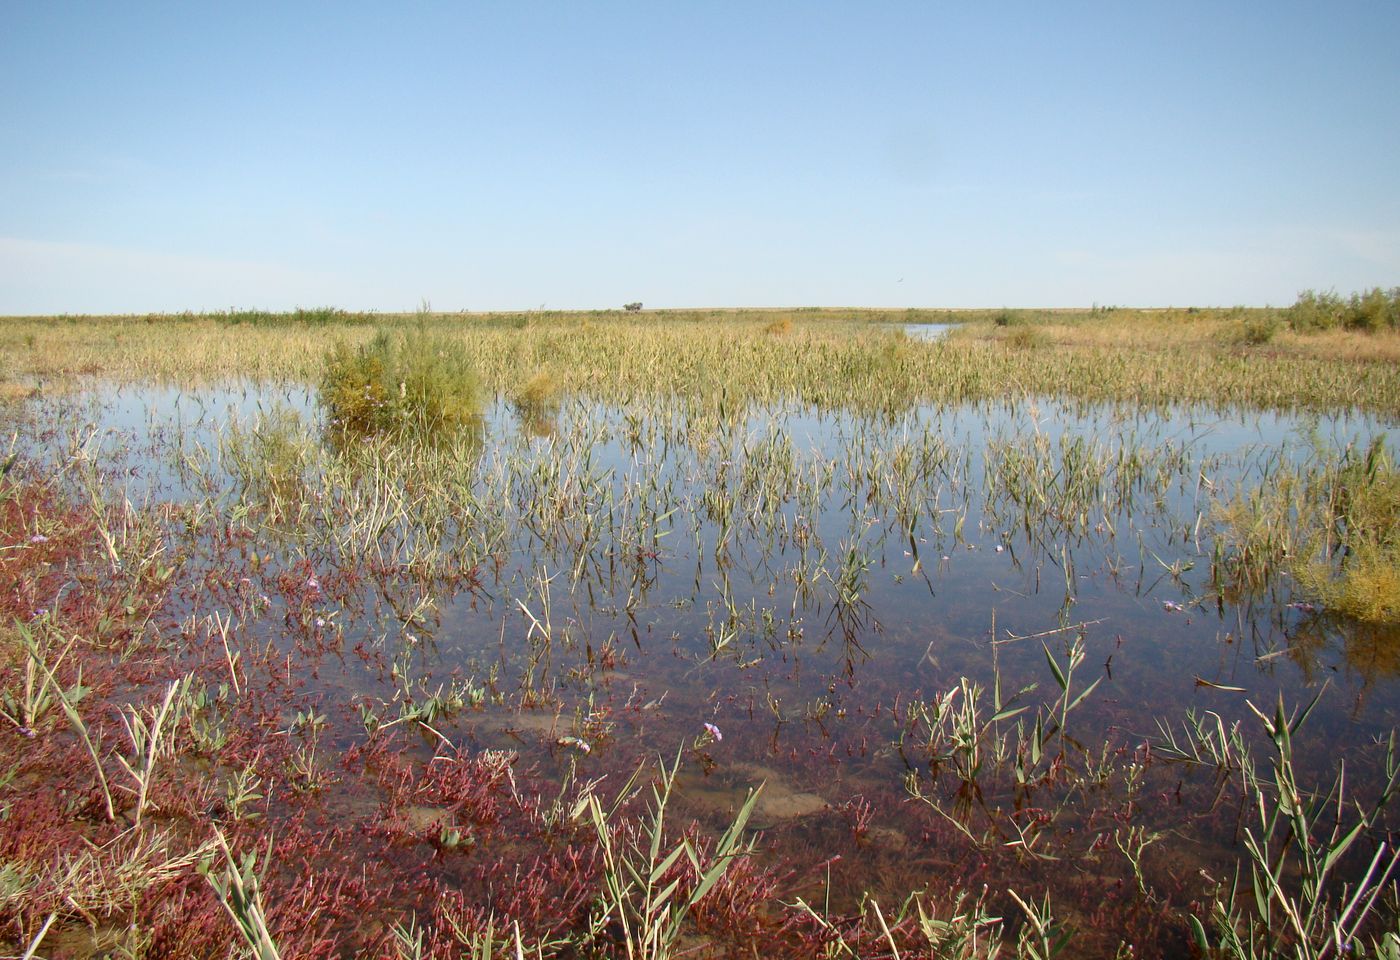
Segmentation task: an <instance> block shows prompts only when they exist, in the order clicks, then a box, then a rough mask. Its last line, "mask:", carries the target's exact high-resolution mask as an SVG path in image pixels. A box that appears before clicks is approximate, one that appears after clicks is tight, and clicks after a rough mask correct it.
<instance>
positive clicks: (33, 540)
mask: <svg viewBox="0 0 1400 960" xmlns="http://www.w3.org/2000/svg"><path fill="white" fill-rule="evenodd" d="M29 542H30V543H48V542H49V538H48V537H46V536H44V535H43V534H42V533H36V534H34V536H32V537H30V538H29Z"/></svg>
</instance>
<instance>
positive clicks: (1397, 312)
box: [1346, 287, 1400, 332]
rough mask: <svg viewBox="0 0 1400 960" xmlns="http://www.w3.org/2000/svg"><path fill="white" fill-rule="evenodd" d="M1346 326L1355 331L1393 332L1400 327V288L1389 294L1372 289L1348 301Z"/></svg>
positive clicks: (1355, 294) (1353, 296)
mask: <svg viewBox="0 0 1400 960" xmlns="http://www.w3.org/2000/svg"><path fill="white" fill-rule="evenodd" d="M1346 324H1347V326H1348V327H1349V328H1351V329H1353V330H1369V331H1372V332H1376V331H1379V330H1393V329H1395V328H1396V327H1397V326H1400V287H1395V288H1393V289H1392V290H1391V291H1390V292H1389V293H1387V292H1386V291H1384V290H1382V289H1381V288H1380V287H1372V288H1371V289H1370V290H1367V291H1366V292H1365V293H1353V294H1352V295H1351V299H1350V300H1349V301H1347V316H1346Z"/></svg>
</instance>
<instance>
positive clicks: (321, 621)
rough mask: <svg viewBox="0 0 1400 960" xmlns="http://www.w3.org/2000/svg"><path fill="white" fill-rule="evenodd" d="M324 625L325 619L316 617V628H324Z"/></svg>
mask: <svg viewBox="0 0 1400 960" xmlns="http://www.w3.org/2000/svg"><path fill="white" fill-rule="evenodd" d="M325 625H326V618H325V617H317V618H316V626H318V627H324V626H325Z"/></svg>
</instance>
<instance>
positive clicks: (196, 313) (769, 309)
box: [0, 288, 1372, 320]
mask: <svg viewBox="0 0 1400 960" xmlns="http://www.w3.org/2000/svg"><path fill="white" fill-rule="evenodd" d="M1367 289H1372V288H1367ZM1300 292H1301V291H1300ZM1338 292H1340V293H1342V295H1343V296H1346V295H1348V294H1350V293H1352V292H1364V291H1345V292H1342V291H1338ZM1291 305H1292V301H1290V302H1289V303H1287V304H1279V303H1264V304H1248V303H1230V304H1224V303H1168V304H1149V305H1137V304H1127V303H1108V304H1105V303H1098V304H1093V303H1091V304H1082V305H1060V306H1045V305H1026V304H1021V305H1017V304H1004V303H999V304H996V305H994V306H977V307H959V306H944V305H942V304H939V305H935V306H888V307H875V306H861V305H855V304H840V305H837V306H824V305H814V304H803V305H797V306H714V305H711V306H700V307H684V306H656V307H653V306H650V305H648V304H643V306H642V308H641V309H640V310H635V311H631V310H626V309H625V307H624V305H622V304H618V305H617V306H612V307H552V306H543V307H541V306H534V307H501V308H496V309H481V310H473V309H463V310H450V309H440V308H438V307H437V306H430V307H429V309H427V310H426V311H425V310H423V309H422V308H421V307H410V308H408V309H384V310H381V309H377V308H366V309H359V308H356V307H346V306H341V305H339V304H329V303H324V304H315V305H309V304H298V305H296V306H292V307H286V308H264V307H211V308H199V309H194V308H190V309H185V310H131V311H121V312H107V313H99V312H92V311H73V310H69V311H59V312H57V313H0V319H5V320H16V319H63V318H65V317H91V318H102V319H105V318H112V319H123V318H140V317H149V316H156V317H181V316H193V317H216V316H227V315H229V314H236V313H267V314H272V315H275V316H280V315H290V314H295V313H297V312H299V311H306V312H311V311H317V310H336V311H339V312H342V313H345V314H346V315H348V316H385V317H411V316H414V315H416V314H420V313H426V314H427V315H428V316H435V317H459V316H465V317H486V316H493V315H496V314H503V313H539V314H549V313H621V314H625V315H636V314H638V313H802V312H809V311H810V312H820V313H837V312H841V311H852V312H868V313H910V312H916V313H996V312H998V311H1001V310H1013V311H1038V312H1043V313H1092V312H1094V311H1102V312H1112V311H1118V310H1125V311H1133V312H1137V313H1165V312H1167V311H1171V310H1233V309H1243V310H1276V309H1282V308H1285V307H1288V306H1291Z"/></svg>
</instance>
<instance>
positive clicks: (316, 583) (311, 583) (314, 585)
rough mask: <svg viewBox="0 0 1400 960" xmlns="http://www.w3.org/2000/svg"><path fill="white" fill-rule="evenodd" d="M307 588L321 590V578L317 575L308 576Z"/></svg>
mask: <svg viewBox="0 0 1400 960" xmlns="http://www.w3.org/2000/svg"><path fill="white" fill-rule="evenodd" d="M306 589H308V590H320V589H321V581H320V580H317V579H316V578H315V577H307V578H306Z"/></svg>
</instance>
